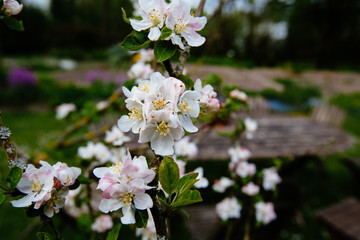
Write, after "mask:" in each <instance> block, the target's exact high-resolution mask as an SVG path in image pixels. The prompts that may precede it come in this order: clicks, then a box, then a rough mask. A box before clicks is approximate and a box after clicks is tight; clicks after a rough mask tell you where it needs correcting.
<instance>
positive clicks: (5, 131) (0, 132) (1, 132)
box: [0, 126, 11, 140]
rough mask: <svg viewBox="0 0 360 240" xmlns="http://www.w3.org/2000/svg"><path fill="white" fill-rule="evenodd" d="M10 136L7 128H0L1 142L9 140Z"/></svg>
mask: <svg viewBox="0 0 360 240" xmlns="http://www.w3.org/2000/svg"><path fill="white" fill-rule="evenodd" d="M10 136H11V131H10V129H9V128H7V127H2V126H1V127H0V139H1V140H6V139H9V138H10Z"/></svg>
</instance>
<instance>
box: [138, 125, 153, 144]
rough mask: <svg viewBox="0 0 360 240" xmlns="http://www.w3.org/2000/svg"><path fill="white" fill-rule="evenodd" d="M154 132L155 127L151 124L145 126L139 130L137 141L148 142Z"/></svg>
mask: <svg viewBox="0 0 360 240" xmlns="http://www.w3.org/2000/svg"><path fill="white" fill-rule="evenodd" d="M154 132H155V129H154V127H153V126H150V127H147V128H145V129H143V130H141V131H140V136H139V143H146V142H149V141H150V139H151V138H152V136H153V134H154Z"/></svg>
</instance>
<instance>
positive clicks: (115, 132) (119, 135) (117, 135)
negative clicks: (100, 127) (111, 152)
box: [105, 125, 131, 146]
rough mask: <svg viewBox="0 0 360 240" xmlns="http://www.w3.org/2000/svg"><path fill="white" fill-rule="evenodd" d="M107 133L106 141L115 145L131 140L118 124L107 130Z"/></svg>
mask: <svg viewBox="0 0 360 240" xmlns="http://www.w3.org/2000/svg"><path fill="white" fill-rule="evenodd" d="M105 134H106V135H105V142H107V143H112V144H113V145H114V146H121V145H123V144H124V143H125V142H129V141H130V140H131V139H130V137H128V136H126V135H125V134H124V133H123V132H122V131H121V130H120V129H119V128H118V127H117V126H116V125H114V126H113V127H112V128H111V131H106V133H105Z"/></svg>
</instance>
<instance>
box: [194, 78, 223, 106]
mask: <svg viewBox="0 0 360 240" xmlns="http://www.w3.org/2000/svg"><path fill="white" fill-rule="evenodd" d="M194 90H195V91H197V92H200V93H201V97H200V99H199V100H200V106H202V107H204V108H206V109H209V110H210V111H217V110H218V109H219V108H220V103H219V100H218V99H216V98H215V97H216V95H217V94H216V92H215V91H214V88H213V87H212V86H211V85H210V84H206V85H205V86H204V87H202V83H201V80H200V79H197V80H196V82H195V84H194Z"/></svg>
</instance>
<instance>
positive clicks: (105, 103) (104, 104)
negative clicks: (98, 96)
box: [96, 101, 109, 111]
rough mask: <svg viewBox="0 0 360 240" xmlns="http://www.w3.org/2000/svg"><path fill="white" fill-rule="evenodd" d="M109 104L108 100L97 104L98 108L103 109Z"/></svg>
mask: <svg viewBox="0 0 360 240" xmlns="http://www.w3.org/2000/svg"><path fill="white" fill-rule="evenodd" d="M108 106H109V102H108V101H100V102H98V103H97V104H96V110H98V111H102V110H104V109H105V108H107V107H108Z"/></svg>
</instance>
